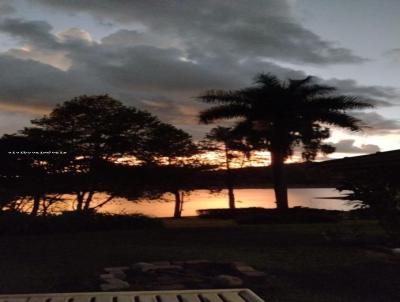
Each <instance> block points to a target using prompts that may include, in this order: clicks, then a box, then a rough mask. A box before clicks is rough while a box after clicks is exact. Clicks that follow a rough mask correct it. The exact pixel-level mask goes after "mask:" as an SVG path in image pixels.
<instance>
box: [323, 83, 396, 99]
mask: <svg viewBox="0 0 400 302" xmlns="http://www.w3.org/2000/svg"><path fill="white" fill-rule="evenodd" d="M323 82H324V83H325V84H327V85H331V86H333V87H336V88H337V89H338V92H340V93H342V94H349V95H357V96H359V97H361V98H363V99H364V100H365V101H368V102H369V103H371V104H373V105H376V106H391V105H393V103H395V102H396V101H397V100H398V99H399V91H398V90H397V89H396V88H394V87H385V86H377V85H375V86H374V85H360V84H358V83H357V81H355V80H353V79H329V80H323Z"/></svg>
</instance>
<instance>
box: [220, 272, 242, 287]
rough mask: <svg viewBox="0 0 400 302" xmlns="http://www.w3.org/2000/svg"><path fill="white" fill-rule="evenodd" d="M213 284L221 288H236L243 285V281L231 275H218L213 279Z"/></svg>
mask: <svg viewBox="0 0 400 302" xmlns="http://www.w3.org/2000/svg"><path fill="white" fill-rule="evenodd" d="M214 283H215V284H216V285H218V286H221V287H238V286H242V285H243V280H242V279H240V278H239V277H235V276H231V275H219V276H217V277H215V278H214Z"/></svg>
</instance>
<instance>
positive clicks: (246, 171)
mask: <svg viewBox="0 0 400 302" xmlns="http://www.w3.org/2000/svg"><path fill="white" fill-rule="evenodd" d="M378 168H382V169H383V168H385V169H386V168H388V169H392V168H393V169H399V168H400V150H393V151H386V152H377V153H374V154H368V155H362V156H354V157H345V158H341V159H333V160H327V161H322V162H311V163H293V164H288V165H287V169H286V170H287V181H288V184H289V186H291V187H327V186H328V187H329V186H335V185H336V184H337V183H338V181H340V179H342V178H343V176H344V175H346V174H348V173H349V172H357V171H361V172H369V171H372V172H373V171H374V169H378ZM233 175H234V178H235V183H236V184H237V187H243V188H255V187H270V186H272V175H271V169H270V167H247V168H241V169H234V170H233ZM224 184H225V171H224V170H218V171H208V172H203V173H202V175H201V177H199V179H198V180H197V182H196V186H197V187H199V188H202V187H204V188H206V187H210V186H215V187H217V188H219V187H224Z"/></svg>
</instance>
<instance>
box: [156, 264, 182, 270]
mask: <svg viewBox="0 0 400 302" xmlns="http://www.w3.org/2000/svg"><path fill="white" fill-rule="evenodd" d="M182 269H183V267H182V266H180V265H171V264H170V265H155V267H154V268H150V270H182Z"/></svg>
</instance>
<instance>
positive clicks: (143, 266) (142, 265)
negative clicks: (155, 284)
mask: <svg viewBox="0 0 400 302" xmlns="http://www.w3.org/2000/svg"><path fill="white" fill-rule="evenodd" d="M155 267H156V266H155V265H154V264H152V263H147V262H137V263H135V264H134V265H132V269H134V270H138V271H142V272H146V271H148V270H151V269H154V268H155Z"/></svg>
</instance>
